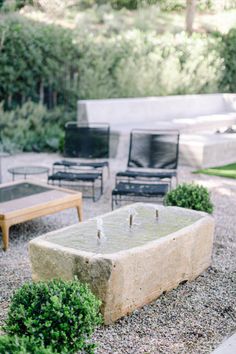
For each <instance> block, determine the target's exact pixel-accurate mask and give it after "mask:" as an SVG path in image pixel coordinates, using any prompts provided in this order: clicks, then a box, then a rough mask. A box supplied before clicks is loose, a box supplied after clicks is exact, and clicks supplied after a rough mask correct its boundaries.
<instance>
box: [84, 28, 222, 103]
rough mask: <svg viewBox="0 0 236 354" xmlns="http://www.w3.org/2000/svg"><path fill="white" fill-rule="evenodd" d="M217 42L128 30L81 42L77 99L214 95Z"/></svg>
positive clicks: (219, 60) (219, 67)
mask: <svg viewBox="0 0 236 354" xmlns="http://www.w3.org/2000/svg"><path fill="white" fill-rule="evenodd" d="M220 43H221V39H220V38H214V37H210V36H209V37H207V36H206V35H199V34H194V35H193V36H192V37H188V36H187V35H186V34H185V33H181V34H177V35H171V34H167V35H163V36H156V34H155V33H153V32H148V33H143V32H141V31H137V30H133V31H129V32H126V33H125V34H121V35H120V34H119V35H113V36H112V37H111V38H107V37H105V36H104V37H100V38H99V40H98V38H97V37H94V36H86V38H85V39H84V40H83V41H80V49H81V50H80V52H81V57H80V60H79V67H80V76H79V92H80V98H84V99H89V98H90V99H93V98H112V97H142V96H163V95H174V94H194V93H212V92H217V91H218V82H219V80H220V79H221V77H222V75H223V70H224V65H223V60H222V58H221V57H220V55H219V51H218V47H219V45H220Z"/></svg>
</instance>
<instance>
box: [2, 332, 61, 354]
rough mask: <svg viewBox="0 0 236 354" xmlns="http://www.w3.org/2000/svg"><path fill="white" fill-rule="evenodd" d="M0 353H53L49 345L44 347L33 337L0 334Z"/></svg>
mask: <svg viewBox="0 0 236 354" xmlns="http://www.w3.org/2000/svg"><path fill="white" fill-rule="evenodd" d="M0 353H1V354H55V353H56V352H53V351H52V350H51V349H50V348H49V347H48V348H44V346H43V345H40V344H39V342H35V340H34V338H30V337H24V336H23V337H19V336H0Z"/></svg>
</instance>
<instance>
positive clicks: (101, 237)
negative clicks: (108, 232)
mask: <svg viewBox="0 0 236 354" xmlns="http://www.w3.org/2000/svg"><path fill="white" fill-rule="evenodd" d="M96 221H97V243H98V245H101V244H102V243H103V242H104V241H105V240H106V236H105V232H104V226H103V220H102V218H100V217H97V218H96Z"/></svg>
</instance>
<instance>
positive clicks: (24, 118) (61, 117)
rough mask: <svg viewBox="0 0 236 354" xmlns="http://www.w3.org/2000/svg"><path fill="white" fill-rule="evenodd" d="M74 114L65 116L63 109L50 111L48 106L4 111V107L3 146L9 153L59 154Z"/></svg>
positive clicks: (0, 136)
mask: <svg viewBox="0 0 236 354" xmlns="http://www.w3.org/2000/svg"><path fill="white" fill-rule="evenodd" d="M75 114H76V113H75V112H71V113H68V112H65V111H64V108H63V107H57V108H55V109H53V110H50V111H49V110H47V108H46V107H45V106H43V105H41V104H36V103H32V102H26V103H24V104H23V105H22V107H17V108H16V109H15V110H12V111H4V109H3V104H1V105H0V116H1V123H0V145H2V147H3V148H4V150H6V151H10V152H14V151H18V150H19V151H32V150H34V151H45V150H46V151H58V150H60V146H61V140H62V138H63V136H64V125H65V122H66V121H71V120H73V119H74V118H75ZM72 117H73V118H72Z"/></svg>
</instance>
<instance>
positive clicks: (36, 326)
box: [4, 280, 101, 353]
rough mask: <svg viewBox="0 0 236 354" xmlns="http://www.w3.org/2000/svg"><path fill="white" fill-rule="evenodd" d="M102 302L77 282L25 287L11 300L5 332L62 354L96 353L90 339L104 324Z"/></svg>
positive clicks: (50, 282) (47, 283)
mask: <svg viewBox="0 0 236 354" xmlns="http://www.w3.org/2000/svg"><path fill="white" fill-rule="evenodd" d="M100 305H101V302H100V301H99V300H98V299H97V298H96V297H95V296H94V295H93V294H92V292H91V291H90V289H89V288H88V286H87V285H85V284H81V283H79V282H78V281H76V280H75V281H70V282H65V281H62V280H52V281H49V282H38V283H26V284H24V285H23V286H22V287H21V288H20V289H18V290H17V291H16V292H15V294H14V295H13V297H12V299H11V305H10V309H9V312H8V317H7V320H6V324H5V326H4V330H5V331H6V332H7V333H8V334H17V335H21V336H23V335H24V336H29V337H32V336H33V337H34V339H35V341H38V340H40V341H42V342H43V344H44V346H45V347H47V346H49V345H50V346H51V347H52V349H53V350H55V351H58V352H59V353H65V352H69V353H74V352H76V351H78V350H83V351H85V352H87V353H93V348H94V344H93V343H91V341H90V336H91V334H92V333H93V331H94V329H95V327H96V326H97V325H98V324H100V323H101V315H100V314H99V307H100Z"/></svg>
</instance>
